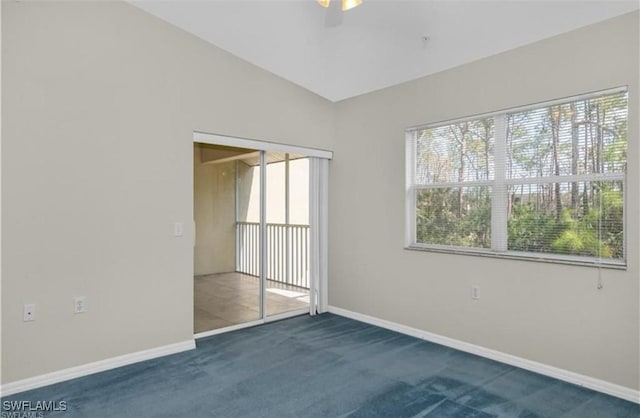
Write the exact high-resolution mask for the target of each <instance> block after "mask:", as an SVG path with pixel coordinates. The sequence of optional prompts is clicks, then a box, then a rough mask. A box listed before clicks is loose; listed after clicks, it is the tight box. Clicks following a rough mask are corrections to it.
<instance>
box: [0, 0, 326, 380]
mask: <svg viewBox="0 0 640 418" xmlns="http://www.w3.org/2000/svg"><path fill="white" fill-rule="evenodd" d="M2 9H3V10H2V41H3V43H2V66H3V67H2V122H3V123H2V201H3V205H4V206H3V208H2V209H3V210H2V226H3V229H2V241H3V246H2V261H3V263H2V366H3V367H2V381H3V382H11V381H15V380H19V379H23V378H27V377H31V376H35V375H40V374H43V373H47V372H51V371H55V370H60V369H64V368H68V367H72V366H77V365H81V364H85V363H89V362H92V361H97V360H101V359H106V358H110V357H114V356H118V355H122V354H126V353H131V352H135V351H139V350H144V349H149V348H154V347H158V346H162V345H165V344H171V343H175V342H181V341H185V340H188V339H191V338H192V337H193V319H192V318H193V303H192V300H193V236H192V219H193V170H192V162H193V154H192V153H193V146H192V131H194V130H198V131H204V132H213V133H218V134H223V135H231V136H239V137H246V138H256V139H264V140H271V141H273V142H282V143H290V144H295V145H302V146H310V147H317V148H325V149H331V148H332V143H331V138H332V137H333V119H332V118H333V113H332V105H331V103H330V102H328V101H326V100H324V99H322V98H320V97H318V96H316V95H313V94H311V93H309V92H308V91H306V90H304V89H302V88H299V87H297V86H295V85H293V84H292V83H289V82H287V81H284V80H283V79H280V78H278V77H275V76H274V75H272V74H270V73H268V72H266V71H263V70H260V69H258V68H257V67H254V66H252V65H249V64H247V63H246V62H244V61H241V60H240V59H238V58H236V57H234V56H232V55H230V54H228V53H226V52H224V51H222V50H220V49H218V48H215V47H213V46H211V45H209V44H207V43H205V42H204V41H201V40H198V39H197V38H195V37H194V36H192V35H189V34H187V33H185V32H183V31H181V30H179V29H177V28H175V27H173V26H171V25H169V24H167V23H165V22H163V21H160V20H158V19H157V18H155V17H152V16H150V15H148V14H147V13H145V12H143V11H141V10H139V9H137V8H135V7H133V6H131V5H128V4H126V3H123V2H122V3H121V2H68V3H65V2H42V3H38V2H14V1H7V2H2ZM276 104H277V105H276ZM309 127H313V129H309ZM177 221H182V222H184V225H185V229H186V233H185V236H184V237H180V238H177V237H173V224H174V222H177ZM77 295H84V296H86V298H87V306H88V312H87V313H85V314H80V315H74V314H73V313H72V306H73V303H72V298H73V297H74V296H77ZM25 303H35V304H36V305H37V308H36V309H37V319H36V321H35V322H30V323H25V322H22V305H23V304H25Z"/></svg>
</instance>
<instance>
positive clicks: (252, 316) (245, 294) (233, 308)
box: [194, 273, 309, 333]
mask: <svg viewBox="0 0 640 418" xmlns="http://www.w3.org/2000/svg"><path fill="white" fill-rule="evenodd" d="M259 295H260V283H259V279H258V278H257V277H254V276H249V275H246V274H242V273H218V274H208V275H203V276H195V277H194V333H199V332H204V331H210V330H214V329H218V328H223V327H228V326H230V325H236V324H242V323H244V322H248V321H255V320H257V319H260V299H259ZM308 306H309V291H308V290H307V289H303V288H300V287H295V286H289V285H285V284H282V283H278V282H273V281H271V280H267V315H275V314H279V313H283V312H288V311H292V310H295V309H300V308H307V307H308Z"/></svg>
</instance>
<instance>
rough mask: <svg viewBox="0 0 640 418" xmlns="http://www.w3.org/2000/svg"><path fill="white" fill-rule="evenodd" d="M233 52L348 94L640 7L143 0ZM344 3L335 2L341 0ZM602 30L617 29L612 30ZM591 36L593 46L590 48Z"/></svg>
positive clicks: (584, 0) (311, 85)
mask: <svg viewBox="0 0 640 418" xmlns="http://www.w3.org/2000/svg"><path fill="white" fill-rule="evenodd" d="M131 3H133V4H134V5H136V6H138V7H140V8H141V9H143V10H145V11H147V12H149V13H151V14H153V15H155V16H157V17H159V18H161V19H163V20H166V21H168V22H170V23H172V24H174V25H176V26H178V27H180V28H182V29H184V30H186V31H188V32H191V33H193V34H194V35H196V36H198V37H200V38H202V39H204V40H206V41H208V42H210V43H212V44H214V45H216V46H218V47H220V48H222V49H224V50H227V51H229V52H230V53H232V54H234V55H236V56H238V57H240V58H242V59H244V60H246V61H249V62H251V63H253V64H255V65H257V66H259V67H262V68H264V69H265V70H268V71H270V72H272V73H274V74H277V75H278V76H281V77H283V78H285V79H287V80H290V81H292V82H293V83H296V84H298V85H300V86H303V87H305V88H307V89H309V90H311V91H313V92H315V93H317V94H319V95H320V96H323V97H325V98H327V99H329V100H332V101H338V100H342V99H346V98H349V97H353V96H357V95H360V94H363V93H367V92H370V91H374V90H378V89H381V88H384V87H388V86H391V85H395V84H399V83H402V82H405V81H408V80H412V79H416V78H419V77H422V76H426V75H429V74H433V73H435V72H438V71H442V70H445V69H448V68H452V67H455V66H458V65H461V64H464V63H467V62H471V61H475V60H478V59H480V58H483V57H486V56H490V55H494V54H497V53H500V52H503V51H507V50H509V49H512V48H517V47H519V46H522V45H526V44H529V43H532V42H535V41H538V40H541V39H544V38H547V37H551V36H554V35H558V34H560V33H563V32H567V31H570V30H573V29H576V28H579V27H582V26H586V25H589V24H592V23H595V22H598V21H601V20H605V19H608V18H611V17H614V16H617V15H620V14H624V13H627V12H630V11H632V10H636V9H638V7H639V2H638V1H637V0H636V1H620V0H605V1H598V0H555V1H542V0H509V1H507V0H503V1H482V0H467V1H458V0H441V1H433V0H422V1H400V0H393V1H390V0H388V1H384V0H364V1H363V3H362V5H360V6H358V7H356V8H355V9H352V10H349V11H346V12H339V14H341V20H342V22H341V24H339V25H338V26H328V25H327V18H329V19H330V21H329V23H331V24H335V23H336V21H335V20H333V19H334V18H335V17H334V16H333V15H330V16H327V13H334V12H333V11H332V10H327V9H324V8H322V7H320V6H319V5H318V4H317V3H316V1H315V0H292V1H273V0H254V1H247V0H233V1H224V0H211V1H202V0H199V1H188V0H180V1H154V0H134V1H131ZM334 3H335V1H334ZM602 36H607V34H606V33H603V34H602ZM587 47H588V45H585V48H587Z"/></svg>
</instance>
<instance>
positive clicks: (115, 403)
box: [3, 314, 640, 418]
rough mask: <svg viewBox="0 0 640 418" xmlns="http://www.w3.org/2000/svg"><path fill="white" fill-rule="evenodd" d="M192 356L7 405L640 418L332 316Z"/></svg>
mask: <svg viewBox="0 0 640 418" xmlns="http://www.w3.org/2000/svg"><path fill="white" fill-rule="evenodd" d="M197 346H198V347H197V349H196V350H192V351H188V352H184V353H180V354H175V355H172V356H167V357H163V358H160V359H155V360H149V361H146V362H143V363H138V364H134V365H131V366H126V367H121V368H119V369H115V370H110V371H107V372H103V373H98V374H95V375H92V376H87V377H83V378H79V379H75V380H71V381H67V382H63V383H58V384H55V385H51V386H47V387H44V388H40V389H35V390H32V391H29V392H23V393H20V394H17V395H14V396H11V397H7V398H5V399H3V401H6V400H14V401H15V400H30V401H32V402H37V401H66V403H67V407H68V409H67V411H64V412H46V413H45V415H44V416H45V417H116V416H118V417H278V418H285V417H367V418H370V417H432V418H433V417H456V418H467V417H476V418H485V417H514V418H515V417H519V418H534V417H567V418H569V417H575V418H608V417H617V418H638V417H640V405H638V404H634V403H631V402H627V401H623V400H621V399H617V398H614V397H611V396H607V395H603V394H601V393H598V392H594V391H591V390H588V389H584V388H582V387H579V386H575V385H571V384H568V383H564V382H561V381H558V380H555V379H551V378H548V377H545V376H541V375H539V374H536V373H531V372H528V371H525V370H522V369H518V368H516V367H512V366H508V365H505V364H502V363H498V362H495V361H491V360H487V359H485V358H482V357H477V356H474V355H471V354H466V353H463V352H461V351H457V350H454V349H451V348H447V347H443V346H441V345H438V344H433V343H429V342H425V341H422V340H419V339H416V338H412V337H408V336H405V335H402V334H398V333H395V332H392V331H388V330H385V329H382V328H378V327H375V326H371V325H367V324H364V323H361V322H357V321H353V320H350V319H346V318H343V317H340V316H336V315H331V314H324V315H319V316H315V317H309V316H301V317H297V318H292V319H287V320H284V321H280V322H276V323H271V324H267V325H263V326H259V327H255V328H250V329H244V330H240V331H235V332H230V333H226V334H221V335H217V336H214V337H209V338H206V339H202V340H199V341H198V343H197ZM3 404H4V402H3ZM3 411H4V410H3ZM3 416H4V415H3Z"/></svg>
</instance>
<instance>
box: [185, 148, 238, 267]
mask: <svg viewBox="0 0 640 418" xmlns="http://www.w3.org/2000/svg"><path fill="white" fill-rule="evenodd" d="M193 158H194V161H193V167H194V169H193V184H194V186H193V187H194V189H193V196H194V206H193V212H194V221H195V231H196V235H195V246H194V249H193V253H194V274H195V275H203V274H213V273H226V272H232V271H235V245H236V244H235V240H236V235H235V220H236V219H235V211H236V209H235V200H236V187H235V179H236V162H235V161H229V162H226V163H219V164H211V163H209V164H207V163H202V160H201V148H200V146H199V145H198V144H194V152H193Z"/></svg>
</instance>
